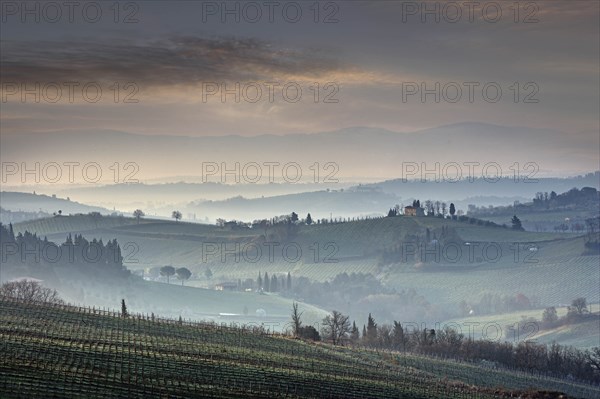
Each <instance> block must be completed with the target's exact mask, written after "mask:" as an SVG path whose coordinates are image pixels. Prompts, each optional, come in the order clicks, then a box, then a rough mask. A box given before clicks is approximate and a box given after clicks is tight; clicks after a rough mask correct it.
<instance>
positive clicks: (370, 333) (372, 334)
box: [363, 313, 377, 346]
mask: <svg viewBox="0 0 600 399" xmlns="http://www.w3.org/2000/svg"><path fill="white" fill-rule="evenodd" d="M363 338H366V341H367V345H369V346H374V345H375V343H376V342H377V323H375V319H374V318H373V316H371V313H369V319H368V320H367V335H366V336H364V337H363Z"/></svg>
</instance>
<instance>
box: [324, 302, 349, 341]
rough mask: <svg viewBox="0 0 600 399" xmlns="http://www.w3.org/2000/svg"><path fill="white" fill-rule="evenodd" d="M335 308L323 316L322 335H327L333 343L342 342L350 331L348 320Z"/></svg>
mask: <svg viewBox="0 0 600 399" xmlns="http://www.w3.org/2000/svg"><path fill="white" fill-rule="evenodd" d="M348 319H349V317H348V316H344V315H343V314H341V313H340V312H338V311H337V310H334V311H332V312H331V314H330V315H327V316H325V318H323V336H325V337H327V338H328V339H329V340H330V341H331V342H332V343H333V344H334V345H338V344H342V345H343V342H344V339H345V338H346V336H347V334H348V333H349V332H350V321H349V320H348Z"/></svg>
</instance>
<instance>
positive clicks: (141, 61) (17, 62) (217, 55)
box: [0, 36, 342, 86]
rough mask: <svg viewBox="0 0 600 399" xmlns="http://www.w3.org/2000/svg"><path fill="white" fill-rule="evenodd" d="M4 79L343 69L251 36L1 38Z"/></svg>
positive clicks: (181, 80)
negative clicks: (137, 41) (75, 39)
mask: <svg viewBox="0 0 600 399" xmlns="http://www.w3.org/2000/svg"><path fill="white" fill-rule="evenodd" d="M0 47H1V50H2V53H3V54H4V56H3V57H2V60H1V62H0V67H1V70H2V73H1V78H2V81H3V82H17V83H27V82H65V81H81V80H86V81H92V80H101V81H135V82H136V83H139V84H144V85H147V86H168V85H173V84H194V83H199V82H203V81H211V80H217V79H218V80H227V81H239V80H242V81H247V80H265V79H270V78H273V77H274V76H289V75H297V74H301V75H309V76H310V75H316V76H318V75H320V74H324V73H328V72H334V71H338V70H340V69H342V68H341V67H340V65H339V64H338V63H337V62H335V61H333V60H331V59H329V58H327V57H324V56H323V55H322V54H321V55H319V54H315V53H314V52H311V51H304V50H289V49H278V48H274V47H273V46H272V45H271V44H269V43H267V42H264V41H260V40H255V39H236V38H201V37H190V36H187V37H174V38H170V39H168V40H164V41H161V42H154V43H147V44H134V43H117V44H115V43H100V42H95V43H81V42H64V43H59V42H35V43H34V42H19V41H2V42H1V44H0Z"/></svg>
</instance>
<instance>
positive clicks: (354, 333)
mask: <svg viewBox="0 0 600 399" xmlns="http://www.w3.org/2000/svg"><path fill="white" fill-rule="evenodd" d="M359 340H360V332H359V331H358V327H356V322H355V321H353V322H352V330H350V342H352V344H357V343H358V341H359Z"/></svg>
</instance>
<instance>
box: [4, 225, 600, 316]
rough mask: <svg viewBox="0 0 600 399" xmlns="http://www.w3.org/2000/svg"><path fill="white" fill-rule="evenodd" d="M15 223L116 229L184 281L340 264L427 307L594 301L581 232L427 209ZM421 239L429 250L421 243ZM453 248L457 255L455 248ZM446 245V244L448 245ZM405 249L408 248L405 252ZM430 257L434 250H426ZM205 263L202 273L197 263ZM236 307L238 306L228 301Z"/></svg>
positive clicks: (301, 273) (133, 260) (329, 271)
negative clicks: (518, 300) (303, 219)
mask: <svg viewBox="0 0 600 399" xmlns="http://www.w3.org/2000/svg"><path fill="white" fill-rule="evenodd" d="M14 229H15V232H19V231H25V230H29V231H35V232H37V233H38V234H39V235H42V236H48V238H49V239H51V240H55V241H57V242H62V241H64V238H65V235H66V233H67V232H72V233H81V234H83V235H84V236H86V237H97V238H100V237H101V238H103V239H105V240H108V239H112V238H117V240H118V241H119V243H120V245H121V247H122V249H123V256H124V258H125V259H124V262H125V265H126V266H127V267H128V268H130V269H131V270H146V271H148V270H149V269H151V268H154V267H159V266H164V265H174V266H176V267H181V266H185V267H188V268H189V269H190V270H192V271H193V272H194V275H193V277H192V279H190V281H189V282H188V283H187V284H188V285H190V286H197V287H208V286H211V285H212V284H214V283H215V282H219V281H237V280H238V279H242V280H244V279H246V278H252V279H254V278H256V276H257V275H258V273H259V271H260V272H262V273H264V272H268V273H269V275H273V274H275V275H278V276H285V275H286V274H287V273H288V272H290V273H291V275H292V277H293V278H294V279H296V278H299V277H307V278H309V279H312V280H315V281H327V280H330V279H332V278H333V277H335V276H336V275H338V274H340V273H344V272H345V273H352V272H355V273H370V274H373V275H374V276H376V277H377V278H378V279H379V280H380V281H382V282H383V283H384V284H385V285H386V286H388V287H390V288H395V289H397V290H404V291H406V290H410V289H414V290H417V292H418V293H419V294H420V295H423V296H424V297H425V298H426V299H427V300H428V301H429V302H430V303H431V304H432V306H434V307H436V308H440V309H441V308H443V309H447V310H452V311H454V310H457V309H458V304H459V302H461V301H467V302H474V301H478V300H479V299H481V297H482V296H483V295H485V294H492V295H508V296H515V295H517V294H523V295H525V296H527V297H528V298H530V300H532V301H535V302H538V303H540V304H541V305H543V306H558V305H560V304H565V303H570V301H571V300H572V299H574V298H576V297H580V296H583V297H586V298H587V300H588V302H589V303H597V302H600V293H599V291H598V286H599V285H600V275H599V273H598V264H600V256H599V255H598V254H591V255H590V254H587V255H584V245H583V244H584V238H583V237H577V236H573V235H572V234H556V233H538V232H520V231H513V230H511V229H505V228H501V227H489V226H485V225H478V224H470V223H465V222H459V221H454V220H447V219H440V218H428V217H394V218H381V219H370V220H360V221H353V222H348V223H332V224H317V225H312V226H306V225H303V226H297V228H296V229H294V230H293V231H292V232H290V231H287V228H285V227H279V226H275V227H270V228H268V229H267V231H266V233H267V236H268V237H269V238H268V241H265V239H264V234H265V231H264V230H257V229H248V228H227V227H217V226H211V225H200V224H192V223H183V222H171V221H156V220H150V219H147V220H141V221H140V222H139V223H137V222H136V221H135V220H133V219H128V218H111V217H102V218H100V219H98V220H94V219H93V218H92V217H88V216H71V217H60V218H50V219H42V220H36V221H31V222H25V223H19V224H16V225H15V226H14ZM427 229H429V230H430V231H431V232H432V233H433V234H436V233H437V234H440V231H443V229H446V231H451V233H452V234H453V237H454V238H453V239H454V240H455V241H454V242H455V243H456V242H458V243H459V244H460V245H458V244H457V245H448V246H444V247H441V246H438V247H437V249H436V250H434V253H433V254H431V253H430V254H429V259H428V258H427V256H426V257H425V262H421V261H419V260H415V259H414V258H411V257H406V259H403V255H402V253H401V252H400V253H399V254H397V255H396V257H395V258H394V259H392V260H391V261H387V262H383V261H382V255H381V254H382V253H383V252H385V251H389V250H392V249H398V248H400V249H402V246H403V245H406V246H407V247H406V248H405V249H406V251H409V250H410V251H415V250H416V251H415V252H417V253H418V252H421V251H425V252H426V250H427V248H426V247H418V246H417V247H414V246H412V247H411V245H413V244H411V242H410V240H409V239H410V237H412V236H415V235H420V236H424V235H425V232H426V231H427ZM432 248H436V247H430V248H429V250H430V251H431V250H432ZM457 250H458V251H460V256H459V257H456V255H457V254H458V252H456V251H457ZM453 251H454V252H453ZM407 253H408V252H407ZM436 257H437V258H436ZM207 269H210V270H211V271H212V273H213V277H212V279H211V280H207V278H206V277H205V276H204V272H205V271H206V270H207ZM238 312H239V310H238Z"/></svg>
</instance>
